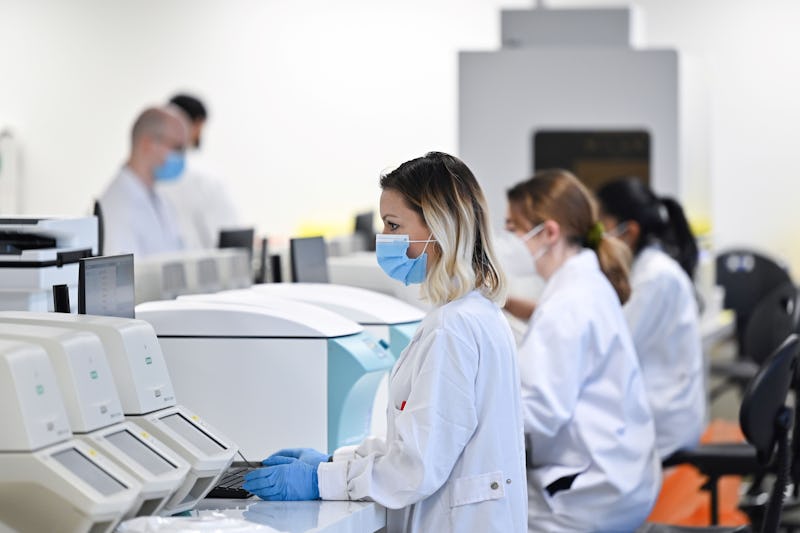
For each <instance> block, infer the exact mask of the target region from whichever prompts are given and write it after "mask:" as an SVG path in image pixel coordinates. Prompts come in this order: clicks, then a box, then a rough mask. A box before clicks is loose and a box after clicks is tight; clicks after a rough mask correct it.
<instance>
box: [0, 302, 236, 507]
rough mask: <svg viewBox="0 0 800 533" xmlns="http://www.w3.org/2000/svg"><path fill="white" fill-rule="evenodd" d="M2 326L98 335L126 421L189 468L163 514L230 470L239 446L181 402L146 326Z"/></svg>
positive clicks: (30, 317) (4, 319)
mask: <svg viewBox="0 0 800 533" xmlns="http://www.w3.org/2000/svg"><path fill="white" fill-rule="evenodd" d="M3 323H6V324H15V325H37V324H38V325H43V326H52V327H58V328H65V329H70V330H73V331H76V332H90V333H92V334H94V335H96V336H97V337H99V339H100V341H101V343H102V345H103V349H104V352H105V356H106V358H107V360H108V363H109V367H110V370H111V374H112V375H113V379H114V383H115V385H116V388H117V391H118V393H119V398H120V401H121V405H122V411H123V412H124V414H125V417H126V419H128V420H129V421H131V422H133V423H135V424H136V425H137V426H138V427H140V428H142V430H143V431H145V432H146V433H147V434H148V435H150V436H151V437H152V438H154V439H155V438H157V439H158V440H159V441H160V442H161V443H163V444H164V446H166V447H167V448H168V449H169V450H171V452H172V455H171V457H169V461H170V462H172V463H174V464H175V465H176V469H177V468H180V469H181V470H182V469H183V466H182V465H184V464H186V465H188V473H185V476H184V479H183V483H182V484H181V485H180V486H179V487H178V488H177V489H176V490H175V491H174V492H173V494H172V496H171V498H170V499H169V501H167V502H166V504H165V505H164V507H163V508H162V509H161V514H174V513H178V512H182V511H187V510H190V509H192V508H193V507H194V506H195V505H196V504H197V502H198V501H199V500H200V499H202V498H203V497H205V495H206V494H207V493H208V491H209V490H211V488H213V487H214V485H215V484H216V482H217V481H218V479H219V477H220V476H221V475H222V474H223V473H224V472H225V471H226V470H227V468H228V466H230V464H231V462H232V461H233V458H234V456H235V455H236V452H237V450H238V449H237V447H236V446H235V445H234V444H232V443H231V442H230V441H229V440H228V439H227V437H225V436H223V435H221V434H220V433H219V432H218V431H217V430H216V429H215V428H213V427H211V426H210V425H208V424H207V423H206V422H205V421H204V420H203V419H201V418H200V417H199V416H197V415H196V414H195V413H193V412H191V411H189V410H188V409H186V408H185V407H183V406H180V405H178V404H177V401H176V398H175V393H174V391H173V386H172V381H171V380H170V376H169V373H168V372H167V365H166V363H165V361H164V356H163V354H162V352H161V347H160V346H159V343H158V339H156V335H155V332H154V331H153V328H152V326H150V324H148V323H147V322H144V321H142V320H135V319H130V318H118V317H107V316H91V315H67V314H62V313H31V312H9V311H6V312H0V324H3ZM164 455H165V457H166V453H165V454H164ZM176 455H177V457H176Z"/></svg>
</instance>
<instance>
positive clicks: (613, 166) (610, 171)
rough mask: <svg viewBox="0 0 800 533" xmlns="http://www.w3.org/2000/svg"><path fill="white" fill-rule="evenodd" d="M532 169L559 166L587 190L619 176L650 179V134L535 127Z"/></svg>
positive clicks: (646, 181)
mask: <svg viewBox="0 0 800 533" xmlns="http://www.w3.org/2000/svg"><path fill="white" fill-rule="evenodd" d="M532 144H533V146H532V148H533V161H532V163H533V171H534V172H536V171H538V170H544V169H549V168H563V169H565V170H569V171H570V172H572V173H573V174H575V175H576V176H577V177H578V178H580V180H581V181H582V182H583V183H584V184H585V185H586V186H587V187H588V188H589V189H591V190H597V189H598V188H600V187H602V186H603V185H604V184H605V183H606V182H608V181H611V180H614V179H617V178H620V177H622V176H637V177H639V178H641V179H642V180H644V182H645V183H649V182H650V134H649V133H648V132H646V131H643V130H629V131H619V130H608V131H602V130H586V131H580V130H574V131H559V130H545V131H537V132H535V133H534V135H533V143H532Z"/></svg>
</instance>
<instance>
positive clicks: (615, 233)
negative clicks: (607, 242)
mask: <svg viewBox="0 0 800 533" xmlns="http://www.w3.org/2000/svg"><path fill="white" fill-rule="evenodd" d="M629 225H630V223H629V222H621V223H619V224H617V225H616V226H614V227H613V228H611V229H610V230H608V231H607V232H606V235H608V236H609V237H616V238H619V237H620V236H621V235H622V234H623V233H625V232H626V231H628V226H629Z"/></svg>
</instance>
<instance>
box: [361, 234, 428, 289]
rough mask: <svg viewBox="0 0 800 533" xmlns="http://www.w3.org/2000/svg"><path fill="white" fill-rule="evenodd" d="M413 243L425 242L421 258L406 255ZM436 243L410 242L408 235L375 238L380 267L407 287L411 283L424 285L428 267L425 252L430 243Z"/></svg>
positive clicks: (379, 235) (381, 235) (377, 236)
mask: <svg viewBox="0 0 800 533" xmlns="http://www.w3.org/2000/svg"><path fill="white" fill-rule="evenodd" d="M412 242H424V243H425V248H423V249H422V253H421V254H419V257H415V258H413V259H412V258H410V257H408V256H407V255H406V251H407V250H408V246H409V245H410V244H411V243H412ZM431 242H436V240H435V239H433V240H432V239H431V238H430V237H428V239H426V240H424V241H412V240H409V238H408V235H385V234H382V233H380V234H378V235H376V236H375V255H376V256H377V258H378V265H380V267H381V269H383V271H384V272H386V275H387V276H389V277H390V278H392V279H396V280H398V281H402V282H403V283H405V284H406V285H408V284H410V283H422V282H423V281H424V280H425V273H426V271H427V265H428V254H426V253H425V250H426V249H427V248H428V243H431Z"/></svg>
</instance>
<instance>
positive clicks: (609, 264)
mask: <svg viewBox="0 0 800 533" xmlns="http://www.w3.org/2000/svg"><path fill="white" fill-rule="evenodd" d="M594 250H595V253H596V254H597V259H598V261H599V262H600V270H602V271H603V274H605V275H606V278H608V281H609V282H610V283H611V286H612V287H614V291H615V292H616V293H617V296H618V297H619V302H620V303H621V304H624V303H625V302H627V301H628V298H630V296H631V283H630V278H629V276H630V264H631V251H630V249H629V248H628V247H627V246H626V245H625V243H624V242H622V241H621V240H619V239H617V238H616V237H612V236H610V235H607V234H603V235H602V236H601V237H600V239H599V240H598V242H597V245H596V248H594Z"/></svg>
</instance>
